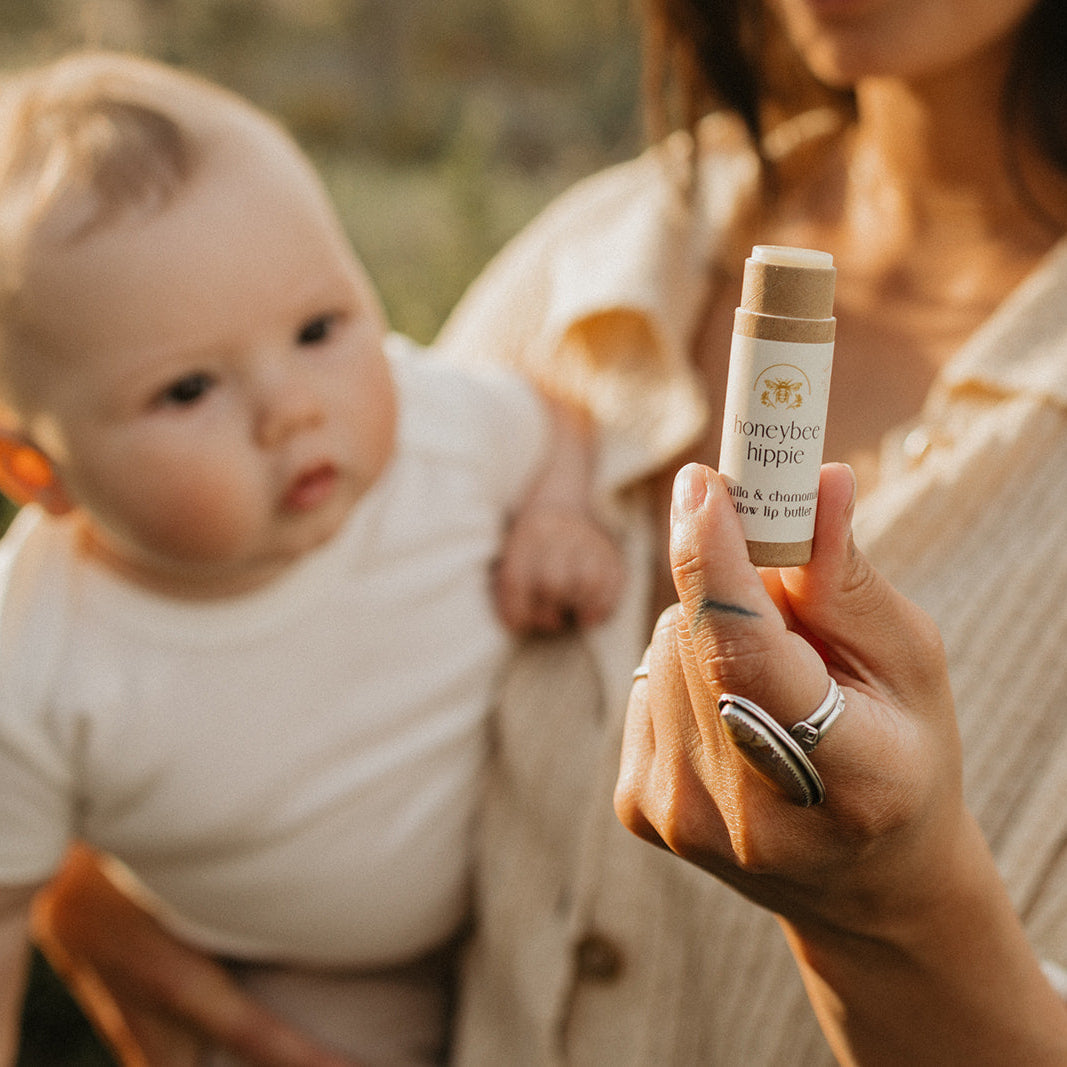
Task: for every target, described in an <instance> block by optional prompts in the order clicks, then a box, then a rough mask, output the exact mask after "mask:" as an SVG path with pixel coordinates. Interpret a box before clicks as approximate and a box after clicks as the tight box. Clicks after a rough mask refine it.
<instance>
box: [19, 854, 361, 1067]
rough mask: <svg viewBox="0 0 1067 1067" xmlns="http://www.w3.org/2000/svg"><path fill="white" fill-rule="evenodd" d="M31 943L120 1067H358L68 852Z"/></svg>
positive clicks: (94, 865)
mask: <svg viewBox="0 0 1067 1067" xmlns="http://www.w3.org/2000/svg"><path fill="white" fill-rule="evenodd" d="M33 928H34V936H35V938H36V940H37V942H38V944H39V945H40V946H41V948H42V950H43V951H44V953H45V955H46V956H47V957H48V959H49V961H50V962H51V964H52V966H53V967H54V968H55V970H56V972H57V973H58V974H59V975H60V976H61V977H62V978H63V979H64V980H65V981H66V982H67V984H68V986H69V987H70V988H71V990H72V992H73V993H74V995H75V996H76V998H77V999H78V1001H79V1003H80V1004H81V1005H82V1008H83V1009H84V1010H85V1012H86V1014H87V1015H88V1017H89V1018H90V1019H91V1020H92V1022H93V1024H94V1026H95V1027H96V1028H97V1030H98V1031H99V1032H100V1033H101V1034H102V1035H103V1036H104V1038H105V1040H106V1041H107V1043H108V1044H109V1045H110V1046H111V1048H112V1050H113V1051H114V1052H115V1054H116V1056H118V1057H119V1060H120V1062H121V1063H122V1064H123V1065H124V1067H148V1065H151V1067H192V1065H194V1064H197V1063H201V1062H203V1060H202V1055H203V1052H204V1050H205V1049H206V1048H214V1047H220V1048H224V1049H226V1050H228V1051H229V1052H232V1053H234V1054H235V1055H237V1056H238V1057H240V1059H241V1062H242V1063H248V1064H250V1065H255V1067H356V1065H354V1064H352V1063H351V1061H349V1060H346V1059H343V1058H342V1057H340V1056H338V1055H337V1054H336V1053H331V1052H329V1051H327V1050H325V1049H323V1048H321V1047H320V1046H318V1045H316V1044H315V1043H314V1042H313V1041H311V1040H310V1039H309V1038H305V1037H304V1036H303V1035H302V1034H300V1033H298V1032H297V1031H295V1030H293V1029H292V1027H290V1026H288V1025H286V1024H285V1023H284V1022H282V1021H281V1020H279V1019H278V1018H276V1017H275V1016H273V1015H272V1014H271V1013H270V1012H268V1011H267V1010H266V1009H265V1008H263V1007H261V1006H260V1005H259V1004H258V1003H256V1001H254V1000H253V999H251V998H250V997H248V996H247V995H246V994H245V993H244V992H243V991H242V990H241V989H240V988H239V987H238V986H237V984H236V983H235V982H234V981H233V980H232V978H231V977H230V975H229V974H228V973H227V972H226V971H225V970H224V969H223V968H221V967H219V966H218V965H217V964H215V963H214V962H213V961H212V960H210V959H209V958H208V957H205V956H202V955H200V954H199V953H197V952H195V951H194V950H192V949H190V948H188V947H187V946H185V945H183V944H181V943H180V942H178V941H176V940H174V938H173V937H171V935H170V934H168V933H167V932H166V931H165V930H164V929H163V928H162V927H161V926H160V925H159V923H157V922H156V921H155V920H154V919H153V918H151V916H149V915H147V914H146V913H145V912H143V911H142V910H141V909H140V908H138V907H137V906H136V905H135V904H134V903H133V902H132V901H130V900H129V899H128V898H127V897H126V896H125V895H124V894H122V893H121V892H120V891H119V890H118V889H117V888H116V887H115V886H114V885H113V884H112V883H111V882H110V881H109V879H108V878H107V877H106V875H105V874H104V872H103V870H102V869H101V867H100V864H99V861H98V858H97V857H96V856H95V854H94V853H92V852H91V851H90V850H89V849H86V848H84V847H80V846H78V847H75V848H73V849H72V850H71V853H70V855H69V856H68V858H67V862H66V864H65V866H64V868H63V870H62V871H61V872H60V874H59V875H57V877H56V878H55V880H54V881H53V882H52V883H51V884H50V885H49V886H48V887H47V888H46V889H45V890H43V891H42V892H41V893H40V894H39V895H38V898H37V900H36V902H35V905H34V915H33Z"/></svg>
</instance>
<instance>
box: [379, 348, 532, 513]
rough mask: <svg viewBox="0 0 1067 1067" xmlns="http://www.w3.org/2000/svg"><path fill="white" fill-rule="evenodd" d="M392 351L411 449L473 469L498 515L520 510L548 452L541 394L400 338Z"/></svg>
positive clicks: (496, 369)
mask: <svg viewBox="0 0 1067 1067" xmlns="http://www.w3.org/2000/svg"><path fill="white" fill-rule="evenodd" d="M387 351H388V353H389V355H390V358H391V361H392V366H393V370H394V374H395V375H396V377H397V382H398V390H399V393H400V431H399V432H400V433H401V434H402V435H404V436H405V438H406V444H407V445H408V446H409V447H411V448H413V449H415V450H416V451H420V452H424V453H433V454H434V455H436V456H438V457H439V458H440V459H441V460H443V461H445V462H448V463H452V464H456V465H459V466H462V467H464V468H466V469H470V471H471V473H472V475H473V477H474V478H475V479H477V481H478V482H479V484H480V485H481V486H482V489H483V491H484V492H485V493H486V494H487V495H488V497H489V498H490V499H492V500H493V501H494V502H495V503H496V504H497V506H498V507H500V508H501V509H503V510H505V511H506V510H510V509H511V508H512V507H514V506H515V504H516V503H517V502H518V501H519V500H520V499H521V498H522V497H523V496H524V495H525V493H526V491H527V490H528V489H529V487H530V484H531V482H532V480H533V478H534V477H535V476H536V475H537V473H538V472H539V471H540V469H541V466H542V464H543V463H544V461H545V457H546V455H547V452H548V440H549V432H550V418H549V414H548V409H547V406H546V405H545V403H544V401H543V400H542V398H541V396H540V395H539V393H538V392H537V389H536V388H535V387H534V386H533V385H531V383H530V382H528V381H527V380H526V379H525V378H523V377H522V376H521V375H520V374H518V373H517V372H515V371H514V370H512V369H511V368H509V367H505V366H493V365H491V364H483V365H475V366H466V365H460V364H456V363H453V362H451V361H448V360H445V359H442V358H440V356H439V354H438V353H437V352H436V351H435V350H434V349H432V348H424V347H422V346H420V345H417V344H416V343H415V342H414V341H412V340H410V339H409V338H406V337H403V336H401V335H399V334H394V335H391V336H390V337H389V339H388V341H387Z"/></svg>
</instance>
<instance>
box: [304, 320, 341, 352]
mask: <svg viewBox="0 0 1067 1067" xmlns="http://www.w3.org/2000/svg"><path fill="white" fill-rule="evenodd" d="M336 321H337V316H336V315H318V316H316V317H315V318H313V319H310V320H309V321H308V322H306V323H304V325H303V326H302V327H301V329H300V332H299V333H298V334H297V341H298V342H299V343H300V344H302V345H317V344H321V343H322V342H323V341H325V340H326V338H327V337H329V336H330V334H331V333H332V332H333V327H334V324H335V323H336Z"/></svg>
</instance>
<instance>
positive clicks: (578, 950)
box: [574, 934, 622, 982]
mask: <svg viewBox="0 0 1067 1067" xmlns="http://www.w3.org/2000/svg"><path fill="white" fill-rule="evenodd" d="M574 956H575V960H576V962H577V966H578V977H579V978H585V979H588V980H589V981H591V982H614V981H615V980H616V979H617V978H618V977H619V975H620V974H622V953H621V952H620V951H619V949H618V948H616V947H615V945H613V944H612V943H611V942H610V941H609V940H608V939H607V938H606V937H604V936H603V935H602V934H586V935H585V937H583V938H582V939H581V940H580V941H579V942H578V943H577V944H576V945H575V946H574Z"/></svg>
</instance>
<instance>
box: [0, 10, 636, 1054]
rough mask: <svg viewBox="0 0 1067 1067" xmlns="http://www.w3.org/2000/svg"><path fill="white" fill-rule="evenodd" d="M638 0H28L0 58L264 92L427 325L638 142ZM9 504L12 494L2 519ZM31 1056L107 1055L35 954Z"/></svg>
mask: <svg viewBox="0 0 1067 1067" xmlns="http://www.w3.org/2000/svg"><path fill="white" fill-rule="evenodd" d="M633 2H634V0H578V2H575V0H12V2H8V3H5V4H4V5H3V7H4V12H3V17H2V18H0V67H2V69H4V70H11V69H14V68H17V67H19V66H21V65H23V64H25V63H26V62H29V61H34V60H38V59H44V58H48V57H50V56H53V55H56V54H57V53H59V52H62V51H64V50H66V49H69V48H72V47H79V46H83V45H98V46H103V47H108V48H120V49H127V50H132V51H136V52H141V53H144V54H148V55H152V56H156V57H158V58H161V59H165V60H168V61H171V62H174V63H179V64H182V65H185V66H188V67H190V68H193V69H195V70H198V71H200V72H201V73H204V74H206V75H208V76H209V77H211V78H214V79H215V80H216V81H219V82H221V83H223V84H225V85H228V86H230V87H232V88H234V89H236V90H238V91H239V92H241V93H243V94H245V95H246V96H248V97H249V98H251V99H252V100H254V101H255V102H257V103H258V104H260V105H261V106H263V107H265V108H267V109H268V110H269V111H271V112H272V113H274V114H275V115H277V116H278V117H280V118H281V119H282V120H283V121H284V122H285V123H286V124H287V125H288V127H289V128H290V130H291V131H292V132H293V133H294V135H295V136H296V137H297V139H298V140H299V141H300V142H301V143H302V145H303V146H304V147H305V148H306V149H307V151H308V152H309V153H310V154H311V156H312V157H313V159H314V160H315V161H316V163H317V164H318V166H319V169H320V171H321V173H322V175H323V177H324V178H325V180H326V182H327V185H328V186H329V188H330V190H331V192H332V193H333V195H334V197H335V199H336V202H337V204H338V206H339V208H340V211H341V215H342V217H343V219H344V221H345V225H346V227H347V229H348V232H349V234H350V236H351V238H352V241H353V243H354V245H355V247H356V249H357V251H358V252H359V253H360V255H361V256H362V258H363V260H364V262H365V263H366V264H367V266H368V268H369V269H370V271H371V274H372V275H373V277H374V279H375V281H376V282H377V284H378V286H379V288H380V290H381V293H382V296H383V299H384V301H385V304H386V308H387V310H388V312H389V315H390V317H391V320H392V323H393V325H394V326H395V327H396V328H397V329H399V330H402V331H404V332H406V333H409V334H411V335H412V336H413V337H415V338H417V339H418V340H421V341H429V340H430V339H432V337H433V335H434V333H435V332H436V330H437V328H438V327H439V326H440V324H441V323H442V321H443V320H444V317H445V315H446V314H447V313H448V311H449V309H450V308H451V307H452V305H453V304H454V303H455V302H456V300H457V299H458V297H459V296H460V294H461V293H462V292H463V290H464V288H465V287H466V286H467V284H468V283H469V282H470V281H471V280H472V279H473V278H474V277H475V276H476V274H477V273H478V271H479V270H480V269H481V268H482V266H484V264H485V263H486V261H487V260H488V259H489V258H490V256H492V255H493V253H494V252H496V251H497V250H498V249H499V248H500V246H501V245H502V244H503V243H504V242H505V241H506V240H507V239H508V238H509V237H510V236H511V235H512V234H514V233H516V232H517V231H518V230H519V229H520V228H521V227H522V226H523V224H524V223H525V222H527V221H528V220H529V219H530V218H531V217H532V216H533V215H534V214H535V213H536V212H537V211H538V210H539V209H540V208H541V207H542V206H543V205H544V204H545V203H547V202H548V201H549V200H550V199H551V198H552V197H553V196H555V195H556V194H557V193H558V192H560V191H561V190H562V189H564V188H565V187H566V186H568V185H570V184H571V183H573V182H574V181H575V180H577V179H578V178H579V177H581V176H583V175H584V174H587V173H590V172H592V171H594V170H597V169H599V168H600V167H602V166H604V165H606V164H607V163H610V162H614V161H616V160H619V159H623V158H626V157H628V156H630V155H632V154H633V153H634V152H635V151H637V150H638V149H639V148H640V146H641V143H642V130H641V121H640V110H639V107H638V105H637V102H636V101H637V90H638V82H639V58H638V45H637V33H636V18H635V16H634V14H633V10H632V5H633ZM10 514H11V508H10V506H9V505H8V504H7V502H6V501H4V500H3V498H0V529H2V528H3V525H4V524H5V523H6V521H7V520H8V519H9V518H10ZM19 1063H20V1065H34V1067H40V1065H49V1067H51V1065H59V1064H70V1065H96V1064H108V1063H111V1060H110V1059H109V1058H108V1057H107V1056H106V1054H105V1053H104V1052H103V1050H102V1049H100V1047H99V1046H98V1045H97V1044H96V1042H95V1041H94V1040H93V1038H92V1035H91V1034H90V1033H89V1031H88V1030H87V1028H86V1027H85V1025H84V1022H83V1021H82V1020H81V1019H80V1016H79V1015H78V1013H77V1012H76V1010H75V1009H74V1008H73V1005H71V1004H70V1002H69V1001H68V1000H67V999H66V998H65V996H64V995H63V992H62V988H61V987H60V986H59V985H58V983H57V982H56V980H55V978H54V977H53V976H52V975H51V973H50V972H49V971H48V969H47V968H46V967H44V966H43V965H42V963H41V961H40V960H39V959H37V960H35V966H34V977H33V981H32V985H31V990H30V995H29V997H28V999H27V1005H26V1015H25V1025H24V1039H23V1049H22V1053H21V1056H20V1060H19Z"/></svg>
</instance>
